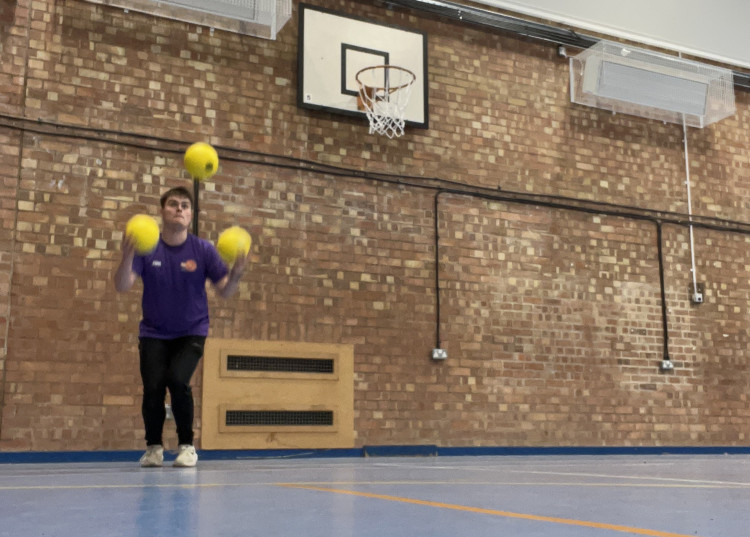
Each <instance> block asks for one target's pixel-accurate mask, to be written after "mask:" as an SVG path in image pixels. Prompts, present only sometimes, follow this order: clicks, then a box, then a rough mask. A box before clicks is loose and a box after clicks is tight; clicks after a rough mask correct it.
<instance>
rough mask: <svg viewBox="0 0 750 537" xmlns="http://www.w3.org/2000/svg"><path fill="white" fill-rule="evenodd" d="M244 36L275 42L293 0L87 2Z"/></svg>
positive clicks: (112, 0) (111, 0)
mask: <svg viewBox="0 0 750 537" xmlns="http://www.w3.org/2000/svg"><path fill="white" fill-rule="evenodd" d="M88 1H89V2H92V3H94V4H103V5H107V6H114V7H118V8H122V9H125V10H132V11H138V12H141V13H148V14H150V15H156V16H159V17H164V18H168V19H174V20H180V21H183V22H189V23H191V24H200V25H201V26H208V27H209V28H217V29H220V30H227V31H230V32H236V33H240V34H245V35H252V36H256V37H263V38H265V39H276V34H277V33H278V31H279V30H281V28H282V27H283V26H284V24H286V23H287V21H288V20H289V19H290V18H291V17H292V0H88Z"/></svg>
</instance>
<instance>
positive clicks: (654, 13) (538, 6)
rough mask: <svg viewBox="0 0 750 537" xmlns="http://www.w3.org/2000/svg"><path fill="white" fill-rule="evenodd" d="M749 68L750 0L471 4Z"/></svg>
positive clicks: (486, 0)
mask: <svg viewBox="0 0 750 537" xmlns="http://www.w3.org/2000/svg"><path fill="white" fill-rule="evenodd" d="M475 2H478V3H481V4H486V5H488V6H493V7H498V8H503V9H507V10H511V11H514V12H517V13H523V14H526V15H531V16H534V17H540V18H543V19H547V20H552V21H556V22H560V23H563V24H566V25H570V26H574V27H576V28H579V29H585V30H589V31H594V32H601V33H603V34H606V35H609V36H613V37H619V38H622V39H628V40H633V41H636V42H639V43H645V44H649V45H654V46H658V47H662V48H666V49H669V50H673V51H675V52H682V53H685V54H691V55H695V56H699V57H701V58H706V59H712V60H716V61H719V62H722V63H726V64H729V65H731V66H739V67H747V68H750V30H749V29H748V24H750V0H621V1H616V0H475Z"/></svg>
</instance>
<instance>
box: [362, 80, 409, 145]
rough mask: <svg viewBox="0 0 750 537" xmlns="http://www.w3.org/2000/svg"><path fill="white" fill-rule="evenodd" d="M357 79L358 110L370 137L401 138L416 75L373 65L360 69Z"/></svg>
mask: <svg viewBox="0 0 750 537" xmlns="http://www.w3.org/2000/svg"><path fill="white" fill-rule="evenodd" d="M355 78H356V80H357V84H358V85H359V97H358V99H357V107H358V108H359V109H360V110H362V111H364V112H365V114H366V115H367V120H368V121H369V122H370V134H373V133H377V134H381V135H385V136H387V137H388V138H394V137H397V136H402V135H403V134H404V124H405V123H406V121H405V112H406V105H407V104H409V97H410V96H411V89H412V86H413V85H414V81H415V80H416V79H417V77H416V76H415V75H414V73H412V72H411V71H409V70H408V69H405V68H403V67H397V66H395V65H374V66H371V67H365V68H364V69H361V70H360V71H359V72H357V75H356V76H355Z"/></svg>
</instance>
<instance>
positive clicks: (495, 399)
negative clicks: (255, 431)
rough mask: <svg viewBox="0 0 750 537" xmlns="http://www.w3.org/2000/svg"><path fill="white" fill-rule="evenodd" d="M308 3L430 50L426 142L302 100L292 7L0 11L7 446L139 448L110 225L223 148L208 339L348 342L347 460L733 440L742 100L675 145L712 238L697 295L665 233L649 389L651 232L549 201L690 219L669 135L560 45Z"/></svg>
mask: <svg viewBox="0 0 750 537" xmlns="http://www.w3.org/2000/svg"><path fill="white" fill-rule="evenodd" d="M315 4H317V5H320V6H322V7H327V8H331V9H336V10H341V11H345V12H348V13H351V14H352V15H354V16H361V17H365V18H368V19H371V20H377V21H381V22H385V23H389V24H395V25H398V26H401V27H406V28H411V29H417V30H421V31H425V32H426V33H427V34H428V48H429V52H428V54H429V72H430V76H429V91H430V129H429V130H408V131H407V134H406V135H405V136H404V137H403V138H402V139H399V140H388V139H384V138H379V137H377V136H372V135H369V134H367V126H366V124H365V123H363V121H361V120H358V119H353V118H349V117H346V116H337V115H334V114H330V113H326V112H313V111H308V110H301V109H299V108H297V106H296V85H297V78H296V52H297V51H296V42H297V26H296V24H297V20H296V14H297V5H296V3H295V9H294V13H295V16H294V17H293V19H292V21H290V22H289V23H287V25H286V26H285V27H284V29H283V30H282V31H281V32H280V34H279V36H278V39H277V40H276V41H268V40H262V39H256V38H250V37H243V36H239V35H235V34H231V33H227V32H221V31H216V32H213V33H211V32H209V31H208V30H207V29H205V28H200V27H196V26H194V25H189V24H185V23H180V22H169V21H165V20H162V19H158V18H155V17H151V16H145V15H140V14H138V13H132V12H131V13H128V14H125V13H123V12H122V11H121V10H118V9H114V8H108V7H104V6H100V5H94V4H89V3H87V2H83V1H66V2H63V3H60V2H51V1H37V2H34V3H31V2H26V1H23V0H18V1H12V2H11V1H7V0H0V30H2V31H0V57H1V59H2V60H3V61H2V62H0V89H2V91H0V142H1V143H0V161H2V164H3V166H2V167H1V168H0V181H2V184H3V186H4V188H3V190H2V192H0V218H1V220H0V222H2V226H1V227H0V268H2V270H1V271H0V289H1V290H2V297H3V299H2V303H0V343H1V344H2V345H1V348H0V352H2V354H0V360H1V361H0V365H1V366H2V384H1V385H0V394H2V407H1V408H0V410H1V415H2V422H0V449H5V450H16V449H20V450H26V449H34V450H70V449H134V448H138V447H140V446H141V445H142V436H143V432H142V424H141V420H140V381H139V376H138V365H137V351H136V345H137V340H136V330H137V324H138V321H139V318H140V304H139V292H138V290H139V289H140V284H137V289H135V290H133V291H131V292H130V293H128V294H124V295H118V294H116V293H115V292H114V289H113V288H112V285H111V282H110V278H111V273H112V270H113V269H114V268H115V266H116V264H117V262H118V258H119V257H118V249H119V244H120V240H121V238H122V230H123V228H124V223H125V222H126V221H127V219H128V218H129V217H130V216H131V215H132V214H134V213H137V212H149V213H151V214H156V208H157V204H158V197H159V195H160V193H161V192H163V191H164V190H165V189H166V188H168V187H171V186H175V185H178V184H182V185H188V186H189V180H188V178H187V177H186V174H185V172H183V171H182V169H181V152H182V151H183V150H184V148H185V147H186V146H187V144H189V143H191V142H193V141H196V140H206V141H209V142H211V143H213V144H215V145H216V146H217V147H220V149H221V151H220V152H221V156H222V162H221V170H220V173H219V174H217V175H216V176H215V177H214V178H212V179H211V180H209V181H207V182H206V183H204V184H203V185H202V189H203V191H202V193H201V215H200V221H201V235H202V236H205V237H207V238H209V239H212V240H215V239H216V238H217V237H218V234H219V232H220V231H221V230H222V229H224V228H226V227H228V226H230V225H235V224H237V225H242V226H244V227H246V228H247V229H249V230H250V231H251V233H252V235H253V237H254V246H253V253H252V265H251V269H250V270H249V271H248V273H247V274H246V277H245V279H244V280H243V282H242V283H241V286H240V292H239V294H238V296H237V297H236V298H233V299H231V300H229V301H220V300H218V299H217V298H215V297H214V296H213V295H212V296H211V312H212V320H213V324H212V335H214V336H216V337H222V338H248V339H264V340H291V341H306V342H319V343H347V344H354V346H355V429H356V436H357V440H356V441H357V444H358V445H365V444H412V443H437V444H440V445H444V446H465V445H477V446H494V445H742V444H744V443H745V442H746V434H747V433H746V432H745V431H747V430H750V409H749V407H748V402H747V393H748V391H750V390H749V388H750V374H749V371H748V369H749V367H748V363H747V362H748V361H747V358H746V349H747V347H748V338H747V335H746V329H745V327H746V323H747V316H748V309H749V308H750V282H749V281H748V276H750V274H748V272H749V271H750V254H748V253H747V251H748V248H747V246H748V241H749V239H748V235H747V234H746V232H747V230H748V229H750V227H749V226H748V225H746V224H745V222H746V221H747V214H746V213H747V207H748V205H750V192H749V191H748V189H747V186H746V185H747V174H748V171H747V170H748V157H747V155H748V153H747V147H748V146H750V143H749V142H750V140H748V136H749V135H748V133H747V130H746V129H744V128H743V125H744V124H745V123H746V120H747V119H748V114H749V113H750V102H749V100H750V94H748V93H745V92H739V93H737V95H736V98H737V105H738V112H737V114H736V115H735V116H734V117H732V118H729V119H726V120H724V121H722V122H720V123H718V124H716V125H713V126H711V127H710V128H707V129H703V130H695V129H691V130H690V131H689V146H690V162H691V170H690V171H691V181H692V199H693V211H694V213H695V214H696V215H699V216H705V217H713V218H718V219H723V220H724V222H721V223H719V224H717V226H715V227H716V228H717V229H707V228H704V227H699V228H695V230H694V232H695V237H694V242H695V257H696V269H697V272H696V275H697V277H698V280H699V281H700V282H701V283H704V284H705V298H706V302H705V303H704V304H702V305H700V306H695V305H693V304H691V303H690V301H689V297H690V284H691V282H692V275H691V255H690V248H689V243H690V238H689V235H688V230H687V228H686V227H685V226H684V225H678V224H674V223H672V224H669V223H665V224H664V225H663V226H662V228H661V232H662V247H663V257H662V259H663V263H664V270H663V272H664V283H665V285H664V289H665V296H666V305H667V323H668V335H669V357H670V358H671V359H672V360H673V362H674V363H675V366H676V367H675V369H674V371H672V372H668V373H664V372H661V371H660V370H659V365H660V363H661V361H662V359H663V358H664V352H663V347H664V331H663V326H662V308H661V287H660V272H659V251H658V250H659V249H658V246H659V244H658V240H657V237H658V235H657V226H656V224H655V223H654V222H653V221H650V220H644V219H641V218H635V217H633V216H627V215H625V216H623V215H619V216H617V215H613V214H603V213H602V214H597V213H596V212H593V213H592V212H590V211H588V212H587V211H583V210H580V209H581V208H582V207H584V205H583V204H582V203H567V202H560V201H559V200H558V202H557V205H556V206H550V204H549V203H546V201H549V200H550V198H542V197H538V196H540V195H548V196H566V197H570V198H575V199H577V200H584V201H590V202H599V203H606V204H611V205H609V206H608V207H610V208H612V211H615V210H617V211H624V210H625V209H622V207H629V208H628V209H627V212H629V213H633V214H635V213H638V214H642V213H639V208H640V209H647V210H652V211H663V212H664V214H666V212H672V213H676V214H674V215H669V218H671V219H673V220H680V219H684V215H685V213H686V212H687V203H686V191H685V184H684V182H685V170H684V155H683V140H682V128H681V127H680V126H677V125H667V124H662V123H658V122H653V121H647V120H643V119H639V118H633V117H628V116H621V115H612V114H609V113H606V112H603V111H599V110H594V109H590V108H585V107H581V106H578V105H572V104H571V103H570V102H569V96H568V71H567V69H568V67H567V62H566V61H565V60H564V59H561V58H558V57H557V55H556V49H555V47H553V46H549V45H545V44H540V43H537V42H533V41H528V40H524V39H520V38H516V37H513V36H509V35H503V34H493V33H489V32H486V31H483V30H481V29H478V28H475V27H471V26H467V25H460V24H454V23H450V22H447V21H443V20H440V19H435V18H429V17H424V18H422V17H419V16H417V15H415V14H414V13H408V12H405V11H403V10H386V9H384V8H382V7H377V6H373V5H371V3H370V2H355V1H347V2H343V1H334V0H325V1H324V0H320V1H317V2H315ZM23 118H25V119H26V120H30V121H24V119H23ZM298 159H304V160H305V161H306V162H305V163H301V162H300V161H299V160H298ZM309 162H314V163H317V164H316V165H311V164H309ZM331 166H336V167H338V168H332V167H331ZM342 169H343V170H349V171H348V172H347V171H343V172H342V171H341V170H342ZM447 181H451V182H453V183H452V184H451V188H452V189H453V190H460V188H459V187H461V185H465V186H464V187H462V188H463V189H464V193H462V194H460V193H455V192H454V193H443V194H440V195H437V192H438V188H439V187H440V186H445V185H447V184H448V183H447ZM469 187H471V188H469ZM535 196H537V197H535ZM532 198H533V199H532ZM534 200H536V201H534ZM586 207H588V208H590V207H591V206H590V205H589V206H586ZM633 208H634V209H633ZM605 212H606V211H605ZM436 229H437V231H438V237H436V235H435V230H436ZM436 239H437V240H436ZM436 271H437V276H438V280H439V283H438V285H439V290H438V289H436ZM438 299H439V305H440V308H439V310H438ZM438 316H439V319H440V324H439V331H440V334H439V335H440V340H441V341H440V343H441V345H442V346H443V347H444V348H445V349H446V350H447V351H448V354H449V359H448V360H447V361H445V362H434V361H432V360H430V358H429V354H430V350H431V349H432V348H433V347H434V346H435V345H436V338H437V336H438V333H437V332H438V325H437V319H438ZM201 378H202V376H201V372H200V370H199V371H198V373H197V374H196V377H195V379H194V385H195V387H196V389H195V393H196V395H197V403H198V410H197V416H198V417H199V416H200V385H201ZM197 426H198V434H200V420H199V419H198V420H197ZM170 435H172V433H171V432H170ZM167 441H168V442H172V444H173V443H174V436H173V435H172V436H169V437H168V440H167Z"/></svg>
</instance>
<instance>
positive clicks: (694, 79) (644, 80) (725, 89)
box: [570, 41, 735, 128]
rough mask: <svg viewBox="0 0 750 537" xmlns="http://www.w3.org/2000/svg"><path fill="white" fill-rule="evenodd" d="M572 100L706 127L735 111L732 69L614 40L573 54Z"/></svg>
mask: <svg viewBox="0 0 750 537" xmlns="http://www.w3.org/2000/svg"><path fill="white" fill-rule="evenodd" d="M570 99H571V101H573V102H574V103H578V104H585V105H588V106H593V107H596V108H602V109H605V110H611V111H613V112H617V113H622V114H631V115H635V116H640V117H644V118H650V119H657V120H660V121H666V122H669V123H679V124H682V122H683V117H684V120H685V124H686V125H688V126H691V127H700V128H702V127H705V126H707V125H710V124H711V123H715V122H716V121H719V120H721V119H724V118H725V117H728V116H731V115H733V114H734V113H735V104H734V80H733V75H732V71H731V70H729V69H722V68H720V67H714V66H711V65H706V64H702V63H698V62H694V61H690V60H684V59H682V58H677V57H675V56H669V55H667V54H661V53H658V52H652V51H650V50H643V49H638V48H634V47H629V46H625V45H622V44H620V43H613V42H611V41H600V42H599V43H597V44H596V45H594V46H592V47H590V48H588V49H587V50H585V51H584V52H582V53H581V54H579V55H577V56H575V57H573V58H570Z"/></svg>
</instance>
